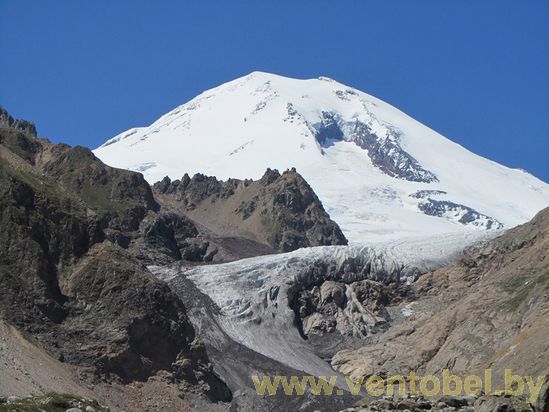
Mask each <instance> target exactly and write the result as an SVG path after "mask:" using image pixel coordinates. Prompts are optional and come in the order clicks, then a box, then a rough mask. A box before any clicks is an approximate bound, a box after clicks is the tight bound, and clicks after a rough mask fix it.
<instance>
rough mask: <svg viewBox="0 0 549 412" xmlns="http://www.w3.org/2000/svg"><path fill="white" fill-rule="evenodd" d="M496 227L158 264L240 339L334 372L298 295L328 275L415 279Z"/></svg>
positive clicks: (160, 272) (294, 362) (307, 367)
mask: <svg viewBox="0 0 549 412" xmlns="http://www.w3.org/2000/svg"><path fill="white" fill-rule="evenodd" d="M493 233H494V232H466V233H458V234H455V233H454V234H450V235H445V236H439V237H431V238H429V239H427V238H408V239H402V240H400V241H395V242H387V243H384V244H377V245H370V246H322V247H314V248H306V249H299V250H296V251H294V252H290V253H285V254H278V255H268V256H260V257H254V258H248V259H243V260H239V261H235V262H231V263H225V264H219V265H207V266H196V267H184V266H181V265H175V266H168V267H151V268H150V269H151V270H152V271H153V273H155V274H156V275H157V276H158V277H160V278H161V279H163V280H165V281H167V282H168V284H170V286H171V287H172V288H174V289H175V290H176V292H177V289H178V287H179V288H180V287H184V286H181V284H180V283H179V282H178V281H179V280H181V279H183V278H185V279H188V280H190V281H192V282H193V283H194V284H195V285H196V286H197V287H198V289H199V290H200V291H201V292H202V293H204V294H205V295H207V296H208V297H209V298H210V299H211V300H212V301H213V303H214V304H215V305H216V306H217V307H218V308H219V311H218V312H217V313H216V315H215V317H216V319H215V323H217V324H219V325H220V327H221V328H222V330H223V332H224V333H226V334H227V335H228V336H230V337H231V338H232V339H233V340H234V341H235V342H238V343H239V344H241V345H244V346H245V347H247V348H249V349H251V350H253V351H254V352H257V353H259V354H261V355H264V356H266V357H268V358H271V359H274V360H276V361H277V362H281V363H283V364H284V365H287V366H289V367H291V368H293V369H296V370H300V371H303V372H306V373H308V374H313V375H316V376H319V375H330V374H333V371H331V369H330V367H329V365H328V364H327V363H326V362H325V361H324V360H322V359H321V358H319V357H318V356H317V355H316V354H315V353H314V351H313V350H312V349H311V347H310V346H309V345H308V344H307V341H305V340H304V339H303V338H302V336H301V335H300V331H299V330H298V328H297V327H296V325H295V313H294V311H293V310H292V308H291V299H292V296H293V295H295V293H296V292H298V291H299V290H301V289H303V288H307V287H310V286H312V285H319V284H321V283H322V282H324V281H326V280H335V281H339V282H343V283H351V282H354V281H359V280H363V279H374V280H378V281H381V282H385V283H386V282H390V281H411V280H412V279H414V278H415V277H416V276H418V275H419V274H421V273H424V272H426V271H430V270H434V269H436V268H438V267H440V266H441V265H444V264H445V263H447V262H448V261H449V260H450V259H452V258H453V257H455V256H456V255H457V254H459V253H460V252H461V251H462V250H463V248H464V247H466V246H467V245H471V244H474V243H475V242H481V241H483V240H486V239H487V238H489V237H490V236H491V235H493Z"/></svg>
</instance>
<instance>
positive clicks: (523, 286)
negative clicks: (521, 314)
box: [504, 266, 549, 311]
mask: <svg viewBox="0 0 549 412" xmlns="http://www.w3.org/2000/svg"><path fill="white" fill-rule="evenodd" d="M540 288H541V289H544V290H545V291H549V266H545V267H544V268H543V269H542V270H541V271H540V272H539V273H538V274H537V275H534V278H533V279H532V280H527V279H526V278H524V277H517V278H515V279H513V280H512V281H511V282H509V283H508V284H507V285H505V290H506V291H507V292H509V293H512V295H513V296H512V297H511V299H509V300H507V301H506V302H505V304H504V305H505V308H506V309H507V310H509V311H516V310H517V309H518V308H519V307H520V306H521V305H522V304H523V303H524V301H525V300H526V299H527V298H528V295H529V294H530V292H531V291H532V290H535V289H540Z"/></svg>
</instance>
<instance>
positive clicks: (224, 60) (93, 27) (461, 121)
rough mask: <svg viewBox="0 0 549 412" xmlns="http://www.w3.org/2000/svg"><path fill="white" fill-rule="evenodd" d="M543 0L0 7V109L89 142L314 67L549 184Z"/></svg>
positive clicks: (547, 12)
mask: <svg viewBox="0 0 549 412" xmlns="http://www.w3.org/2000/svg"><path fill="white" fill-rule="evenodd" d="M548 22H549V1H547V0H539V1H538V0H523V1H519V0H493V1H488V0H486V1H484V0H476V1H473V0H471V1H457V0H455V1H451V0H448V1H441V0H432V1H428V0H417V1H410V0H402V1H388V0H377V1H375V2H374V1H366V0H364V1H359V0H356V1H345V0H340V1H321V0H315V1H313V0H310V1H305V0H303V1H295V0H294V1H283V0H277V1H259V0H254V1H206V0H202V1H193V2H191V1H167V0H157V1H152V0H151V1H138V0H131V1H100V0H94V1H80V0H66V1H62V0H57V1H44V0H37V1H26V0H0V104H1V105H4V106H5V107H6V108H7V109H8V110H9V111H10V112H12V113H13V114H14V115H15V116H17V117H22V118H27V119H29V120H33V121H35V122H36V123H37V126H38V130H39V133H40V134H41V135H43V136H47V137H49V138H50V139H52V140H53V141H56V142H58V141H64V142H67V143H70V144H80V145H84V146H88V147H92V148H94V147H96V146H98V145H99V144H101V143H102V142H103V141H104V140H106V139H107V138H110V137H112V136H113V135H115V134H117V133H119V132H121V131H123V130H126V129H128V128H130V127H134V126H143V125H147V124H149V123H151V122H152V121H153V120H155V119H156V118H158V117H159V116H160V115H162V114H164V113H165V112H167V111H168V110H170V109H172V108H173V107H175V106H177V105H179V104H181V103H184V102H185V101H187V100H189V99H190V98H192V97H194V96H195V95H196V94H198V93H200V92H202V91H203V90H205V89H208V88H210V87H213V86H216V85H218V84H220V83H223V82H226V81H228V80H231V79H233V78H235V77H239V76H242V75H245V74H247V73H248V72H251V71H254V70H263V71H268V72H274V73H277V74H282V75H286V76H292V77H300V78H309V77H317V76H319V75H325V76H329V77H333V78H335V79H337V80H339V81H340V82H343V83H346V84H349V85H351V86H354V87H357V88H359V89H361V90H363V91H365V92H368V93H370V94H373V95H375V96H377V97H379V98H381V99H383V100H385V101H387V102H389V103H391V104H393V105H395V106H397V107H398V108H400V109H402V110H403V111H405V112H407V113H408V114H410V115H411V116H413V117H415V118H416V119H418V120H420V121H421V122H423V123H425V124H427V125H428V126H430V127H432V128H433V129H435V130H437V131H439V132H440V133H442V134H444V135H445V136H447V137H449V138H450V139H452V140H454V141H456V142H459V143H460V144H462V145H464V146H465V147H467V148H468V149H470V150H472V151H474V152H476V153H478V154H480V155H482V156H485V157H488V158H490V159H493V160H496V161H498V162H500V163H503V164H505V165H508V166H511V167H521V168H524V169H526V170H528V171H530V172H532V173H533V174H535V175H536V176H538V177H540V178H542V179H543V180H545V181H549V166H548V165H549V161H548V159H547V158H548V155H549V23H548Z"/></svg>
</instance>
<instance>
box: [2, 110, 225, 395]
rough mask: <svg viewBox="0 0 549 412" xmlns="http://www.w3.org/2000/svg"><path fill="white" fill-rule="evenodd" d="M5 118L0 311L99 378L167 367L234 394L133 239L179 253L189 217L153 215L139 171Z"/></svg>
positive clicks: (178, 376) (209, 389)
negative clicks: (116, 165)
mask: <svg viewBox="0 0 549 412" xmlns="http://www.w3.org/2000/svg"><path fill="white" fill-rule="evenodd" d="M4 118H5V116H4ZM10 119H11V118H10V117H8V120H4V123H3V124H2V125H1V126H0V316H2V317H3V318H5V319H6V320H8V321H9V322H10V323H11V324H13V325H15V326H16V327H18V328H19V329H21V330H23V331H24V332H25V333H26V334H27V336H29V337H31V338H32V339H34V340H35V341H36V342H38V343H39V344H40V345H41V346H42V347H44V348H45V349H46V350H47V351H48V352H49V353H50V354H52V355H54V356H55V357H57V358H58V359H60V360H62V361H65V362H69V363H71V364H75V365H80V366H83V367H86V368H88V370H89V371H90V372H92V373H93V374H95V375H97V376H98V377H102V378H109V377H110V378H116V379H119V380H121V381H122V382H130V381H134V380H145V379H147V378H148V377H149V376H151V375H153V374H155V373H156V372H158V371H160V370H164V371H167V372H168V373H170V374H171V376H172V379H173V380H175V381H177V380H183V381H185V382H187V383H188V384H190V385H195V386H197V387H200V388H201V389H202V390H203V392H205V393H206V394H208V396H210V397H211V398H212V399H217V400H219V399H221V400H227V399H230V393H229V392H228V391H227V388H226V387H225V386H224V384H223V383H222V382H221V381H220V380H219V379H218V378H217V377H216V375H215V374H214V373H213V372H212V366H211V364H210V363H209V361H208V357H207V355H206V353H205V351H204V348H203V346H202V344H201V343H200V341H199V340H198V339H197V338H196V336H195V332H194V329H193V326H192V325H191V323H190V322H189V319H188V318H187V315H186V309H185V306H184V305H183V303H182V302H181V300H180V299H179V298H178V297H177V296H176V295H175V294H174V293H173V292H171V290H170V289H169V288H168V286H167V285H166V284H165V283H163V282H161V281H159V280H157V279H156V278H155V277H154V276H153V275H152V274H151V273H150V272H149V271H148V270H147V268H146V267H145V266H143V264H142V263H140V262H139V260H138V258H139V248H138V247H137V246H138V245H139V244H140V242H141V243H146V244H147V245H148V247H150V248H151V249H152V250H153V251H154V252H155V253H156V254H160V255H163V254H166V255H170V254H171V255H173V258H174V259H180V258H181V256H180V255H181V251H180V246H181V245H184V243H185V242H186V241H187V240H188V238H191V239H194V237H195V236H196V233H197V230H196V227H194V225H193V224H192V222H189V221H187V220H186V219H184V218H182V217H179V216H173V215H170V214H158V211H159V205H158V203H157V202H156V201H155V199H154V197H153V195H152V191H151V188H150V187H149V186H148V184H147V183H146V182H145V180H144V179H143V176H142V175H140V174H137V173H133V172H128V171H123V170H118V169H113V168H110V167H108V166H106V165H104V164H103V163H101V162H100V161H99V160H98V159H96V158H95V156H94V155H93V154H92V153H91V152H90V151H89V150H88V149H85V148H81V147H75V148H71V147H69V146H66V145H54V144H52V143H50V142H49V141H47V140H45V139H37V138H36V137H34V135H33V133H32V130H29V129H28V128H27V127H26V126H24V125H25V123H24V122H18V121H13V120H10ZM22 125H23V126H22ZM147 222H152V223H151V224H150V225H149V226H147V225H146V223H147ZM143 227H145V228H146V230H145V234H143ZM183 249H185V248H184V247H183ZM195 249H196V247H195V246H194V244H193V247H192V250H193V253H194V254H196V252H195ZM193 256H194V255H193Z"/></svg>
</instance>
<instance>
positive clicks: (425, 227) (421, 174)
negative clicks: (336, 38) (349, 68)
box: [94, 72, 549, 243]
mask: <svg viewBox="0 0 549 412" xmlns="http://www.w3.org/2000/svg"><path fill="white" fill-rule="evenodd" d="M94 153H95V154H96V155H97V156H98V157H99V158H100V159H101V160H103V161H104V162H105V163H107V164H108V165H111V166H116V167H120V168H125V169H131V170H134V171H139V172H142V173H143V174H144V176H145V178H146V179H147V180H148V181H149V182H151V183H153V182H155V181H158V180H160V179H162V178H163V177H164V176H166V175H168V176H169V177H170V178H172V179H176V178H180V177H181V176H182V175H183V174H184V173H189V174H193V173H197V172H200V173H204V174H207V175H213V176H216V177H218V178H221V179H227V178H230V177H235V178H241V179H243V178H253V179H257V178H259V177H261V176H262V175H263V173H264V172H265V170H266V169H267V168H277V169H279V170H285V169H288V168H292V167H295V168H296V169H297V170H298V172H300V173H301V174H302V175H303V176H304V177H305V179H306V180H307V181H308V182H309V183H310V185H311V186H312V188H313V189H314V191H315V192H316V193H317V194H318V196H319V198H320V200H321V201H322V202H323V204H324V206H325V208H326V210H327V211H328V213H329V214H330V216H331V217H332V218H333V219H334V220H335V221H336V222H337V223H338V224H339V225H340V226H341V228H342V229H343V231H344V233H345V235H346V236H347V238H348V239H349V240H350V241H351V242H355V243H356V242H359V243H360V242H366V241H382V240H390V239H395V238H401V237H403V236H415V235H435V234H443V233H448V232H469V231H471V230H474V231H478V230H482V231H485V230H494V229H501V228H509V227H512V226H515V225H517V224H520V223H523V222H525V221H527V220H529V219H530V218H532V217H533V216H534V214H535V213H536V212H537V211H539V210H541V209H542V208H544V207H545V206H547V205H549V186H548V185H547V184H546V183H544V182H542V181H541V180H539V179H537V178H535V177H534V176H532V175H530V174H528V173H526V172H524V171H521V170H517V169H510V168H508V167H505V166H502V165H499V164H497V163H495V162H493V161H490V160H487V159H485V158H482V157H480V156H477V155H475V154H473V153H471V152H470V151H468V150H467V149H465V148H463V147H462V146H460V145H458V144H456V143H454V142H452V141H450V140H448V139H447V138H445V137H444V136H442V135H440V134H438V133H436V132H435V131H433V130H431V129H430V128H428V127H426V126H425V125H423V124H421V123H419V122H418V121H416V120H414V119H412V118H411V117H409V116H408V115H406V114H405V113H403V112H401V111H400V110H398V109H396V108H395V107H393V106H391V105H389V104H387V103H385V102H383V101H381V100H379V99H377V98H375V97H373V96H370V95H368V94H366V93H364V92H361V91H360V90H357V89H355V88H352V87H349V86H346V85H344V84H341V83H339V82H337V81H335V80H332V79H329V78H326V77H319V78H316V79H307V80H299V79H291V78H287V77H283V76H279V75H275V74H269V73H264V72H253V73H251V74H249V75H247V76H244V77H241V78H238V79H236V80H233V81H230V82H228V83H225V84H223V85H221V86H218V87H216V88H213V89H210V90H207V91H205V92H204V93H202V94H200V95H198V96H197V97H195V98H194V99H192V100H190V101H189V102H187V103H185V104H183V105H181V106H178V107H176V108H175V109H174V110H172V111H170V112H169V113H167V114H165V115H164V116H162V117H160V118H159V119H158V120H157V121H155V122H154V123H153V124H151V125H150V126H147V127H137V128H133V129H130V130H128V131H126V132H124V133H121V134H119V135H117V136H115V137H113V138H112V139H110V140H108V141H106V142H105V143H104V144H103V145H102V146H100V147H99V148H97V149H96V150H95V151H94Z"/></svg>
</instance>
